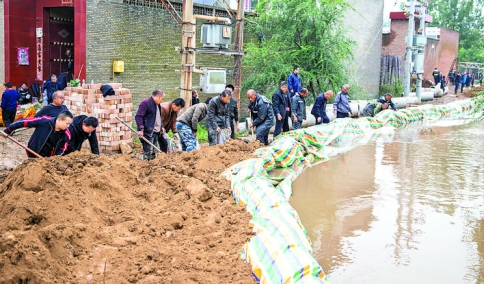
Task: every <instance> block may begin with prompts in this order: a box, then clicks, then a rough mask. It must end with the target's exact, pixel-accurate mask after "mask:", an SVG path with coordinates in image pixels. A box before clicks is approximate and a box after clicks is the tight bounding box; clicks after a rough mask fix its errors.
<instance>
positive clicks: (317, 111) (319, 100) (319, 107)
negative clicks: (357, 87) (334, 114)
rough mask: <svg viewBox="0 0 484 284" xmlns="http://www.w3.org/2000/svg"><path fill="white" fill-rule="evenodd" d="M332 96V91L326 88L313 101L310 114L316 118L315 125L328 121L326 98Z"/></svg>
mask: <svg viewBox="0 0 484 284" xmlns="http://www.w3.org/2000/svg"><path fill="white" fill-rule="evenodd" d="M332 96H333V91H332V90H328V91H326V92H324V93H322V94H319V96H317V97H316V101H314V105H313V108H312V109H311V114H312V115H314V118H316V125H318V124H321V123H329V121H330V120H329V117H328V115H327V114H326V105H327V104H328V100H329V99H331V97H332Z"/></svg>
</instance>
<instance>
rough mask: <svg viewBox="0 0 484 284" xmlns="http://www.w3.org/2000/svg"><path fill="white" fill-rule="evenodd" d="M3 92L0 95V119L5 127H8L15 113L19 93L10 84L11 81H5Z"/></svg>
mask: <svg viewBox="0 0 484 284" xmlns="http://www.w3.org/2000/svg"><path fill="white" fill-rule="evenodd" d="M5 88H7V89H6V90H5V92H3V95H2V104H1V105H0V108H2V119H3V123H4V124H5V126H6V127H8V126H9V125H10V124H11V123H13V121H14V120H15V114H16V113H17V105H18V99H19V94H18V91H17V90H15V89H14V88H13V86H12V83H10V82H7V83H5Z"/></svg>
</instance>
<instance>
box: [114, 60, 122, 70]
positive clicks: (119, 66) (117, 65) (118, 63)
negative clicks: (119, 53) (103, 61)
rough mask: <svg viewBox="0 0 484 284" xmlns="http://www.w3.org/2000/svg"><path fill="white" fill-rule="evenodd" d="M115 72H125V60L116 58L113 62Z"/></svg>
mask: <svg viewBox="0 0 484 284" xmlns="http://www.w3.org/2000/svg"><path fill="white" fill-rule="evenodd" d="M113 72H115V73H123V72H124V61H121V60H114V62H113Z"/></svg>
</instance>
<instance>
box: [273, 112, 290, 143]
mask: <svg viewBox="0 0 484 284" xmlns="http://www.w3.org/2000/svg"><path fill="white" fill-rule="evenodd" d="M288 131H289V113H287V112H286V115H285V116H284V117H283V118H282V120H277V118H276V129H274V138H276V137H277V135H279V134H281V132H288Z"/></svg>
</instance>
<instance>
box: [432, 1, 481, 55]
mask: <svg viewBox="0 0 484 284" xmlns="http://www.w3.org/2000/svg"><path fill="white" fill-rule="evenodd" d="M483 9H484V0H433V1H432V2H431V3H430V4H429V13H430V14H431V15H432V17H433V22H432V23H431V24H430V25H429V26H435V27H443V28H446V29H449V30H454V31H457V32H459V34H460V35H459V37H460V42H459V59H460V61H461V62H462V61H469V62H482V63H484V51H483V48H484V42H483V32H484V17H483V13H482V11H483Z"/></svg>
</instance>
